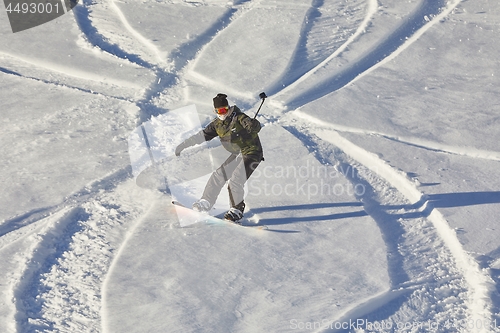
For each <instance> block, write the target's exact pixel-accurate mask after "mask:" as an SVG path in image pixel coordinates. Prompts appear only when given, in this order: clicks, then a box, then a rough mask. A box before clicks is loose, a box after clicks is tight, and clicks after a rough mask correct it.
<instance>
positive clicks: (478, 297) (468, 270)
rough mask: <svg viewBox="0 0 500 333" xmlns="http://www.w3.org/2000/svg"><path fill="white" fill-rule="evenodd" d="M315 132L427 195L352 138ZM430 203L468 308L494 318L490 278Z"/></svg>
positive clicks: (409, 193) (411, 192)
mask: <svg viewBox="0 0 500 333" xmlns="http://www.w3.org/2000/svg"><path fill="white" fill-rule="evenodd" d="M313 119H314V118H313V117H311V116H309V117H308V120H313ZM308 123H309V122H308ZM315 123H316V124H318V123H319V124H322V123H324V122H323V121H321V120H319V119H316V120H315ZM315 134H316V135H317V136H318V137H319V138H320V139H322V140H324V141H326V142H329V143H331V144H333V145H335V146H336V147H338V148H339V149H341V150H342V151H344V152H345V153H346V154H347V155H349V156H350V157H351V158H353V159H354V160H356V161H357V162H359V163H360V164H362V165H364V166H365V167H366V168H368V169H369V170H371V171H372V172H374V173H375V174H377V175H379V176H380V177H381V178H383V179H385V180H386V181H387V182H389V183H390V184H391V185H392V186H394V187H395V188H396V189H398V191H399V192H401V193H402V194H403V195H404V196H406V197H407V198H408V199H409V200H410V201H411V202H412V203H417V202H420V201H425V195H424V194H423V193H422V192H420V191H419V190H418V189H417V188H416V187H415V185H414V184H413V183H412V182H411V181H410V180H409V179H408V178H406V176H405V175H403V174H402V173H400V172H399V171H397V170H395V169H393V168H392V167H391V166H390V165H389V164H387V163H386V162H385V161H383V160H382V159H380V158H379V157H378V156H377V155H375V154H373V153H370V152H368V151H366V150H364V149H362V148H361V147H359V146H356V145H355V144H353V143H352V142H350V141H349V140H347V139H345V138H343V137H342V136H341V135H340V134H339V133H338V132H337V131H335V130H316V131H315ZM427 205H428V206H429V208H430V209H431V213H430V214H429V215H428V219H429V220H430V221H431V222H432V224H433V225H434V227H435V229H436V230H437V232H438V234H439V236H440V237H441V239H442V240H443V242H444V243H445V244H446V246H447V247H448V249H449V251H450V252H451V254H452V256H453V258H454V259H455V261H456V265H457V267H458V268H459V269H460V270H461V271H462V273H463V276H464V279H465V281H466V283H467V285H468V291H469V292H470V295H469V302H470V304H469V310H470V312H471V313H470V318H471V320H474V322H476V321H478V322H491V319H492V313H491V309H490V305H489V304H488V302H487V300H489V299H490V290H492V288H493V287H492V281H491V279H490V278H489V277H488V276H486V275H484V274H483V273H482V272H481V270H480V268H479V266H478V264H477V262H475V261H474V260H473V259H472V258H471V257H470V256H469V255H468V254H467V252H466V251H465V250H464V249H463V247H462V245H461V244H460V241H459V240H458V238H457V235H456V233H455V232H454V230H453V229H451V228H450V226H449V225H448V222H447V221H446V219H445V218H444V217H443V216H442V215H441V213H440V212H439V211H437V210H436V209H435V208H432V207H431V206H430V205H431V204H430V203H427ZM486 331H487V330H486V329H484V330H479V328H478V331H477V332H486Z"/></svg>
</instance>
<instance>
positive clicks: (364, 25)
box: [274, 0, 378, 97]
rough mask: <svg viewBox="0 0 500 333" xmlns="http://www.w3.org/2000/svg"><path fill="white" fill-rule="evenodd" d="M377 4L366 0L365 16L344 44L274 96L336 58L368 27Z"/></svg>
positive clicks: (284, 91)
mask: <svg viewBox="0 0 500 333" xmlns="http://www.w3.org/2000/svg"><path fill="white" fill-rule="evenodd" d="M377 6H378V2H377V0H368V6H367V11H366V15H365V18H364V20H363V22H361V25H360V26H359V27H358V29H357V30H356V32H355V33H354V34H353V35H352V36H351V37H349V39H347V41H346V42H345V43H344V44H342V45H341V46H340V47H339V48H338V49H337V50H336V51H335V52H333V53H332V54H331V55H330V56H328V58H326V59H325V60H323V61H322V62H321V63H319V64H318V65H316V66H315V67H314V68H312V69H311V70H309V71H308V72H307V73H304V74H303V75H302V76H301V77H299V78H298V79H297V80H296V81H295V82H293V83H292V84H290V85H288V86H287V87H285V88H283V89H282V90H281V91H278V92H277V93H276V94H274V96H275V97H278V96H280V95H282V94H284V93H286V92H288V91H290V90H292V89H294V88H295V87H296V86H298V85H299V84H301V83H302V82H304V81H305V80H307V79H308V78H309V77H311V76H312V75H313V74H314V73H316V72H317V71H318V70H319V69H321V68H323V67H324V66H325V65H326V64H327V63H329V62H330V61H331V60H332V59H334V58H336V57H337V56H338V55H339V54H341V53H342V52H344V51H345V50H346V49H347V47H348V46H349V45H350V44H352V43H353V42H354V41H355V40H356V39H357V38H358V37H359V36H360V35H361V34H363V33H364V32H365V31H366V29H367V28H368V24H369V23H370V21H371V19H372V17H373V15H375V13H376V12H377Z"/></svg>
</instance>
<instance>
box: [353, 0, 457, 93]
mask: <svg viewBox="0 0 500 333" xmlns="http://www.w3.org/2000/svg"><path fill="white" fill-rule="evenodd" d="M460 2H462V0H453V1H452V2H451V3H448V6H447V7H445V9H444V10H443V11H442V12H441V13H440V14H439V15H436V16H435V17H434V18H433V19H432V20H431V21H430V22H429V23H428V24H425V25H424V26H423V27H422V28H420V29H419V30H417V31H416V32H415V33H414V34H413V35H412V36H411V37H410V38H408V40H407V41H406V42H405V43H403V44H402V45H401V46H400V47H399V48H397V49H396V51H394V52H392V53H391V54H390V55H389V56H387V57H386V58H385V59H383V60H382V61H380V62H379V63H377V64H375V65H374V66H372V67H371V68H368V69H367V70H366V71H364V72H363V73H361V74H359V75H358V76H357V77H355V78H354V80H352V81H351V82H350V83H354V82H356V81H357V80H358V79H360V78H362V77H363V76H365V75H367V74H369V73H371V72H372V71H374V70H375V69H377V68H379V67H380V66H383V65H385V64H386V63H388V62H389V61H391V60H393V59H394V58H396V57H397V56H398V55H400V54H401V53H402V52H403V51H404V50H406V49H407V48H408V47H410V45H412V44H413V43H415V42H416V41H417V40H418V39H419V38H420V37H422V36H423V34H424V33H426V32H427V31H428V30H429V29H430V28H432V27H433V26H434V24H436V23H438V22H439V21H441V20H442V19H444V18H445V17H446V16H448V15H449V14H450V13H451V12H452V11H453V10H454V9H455V8H456V7H457V6H458V5H459V4H460Z"/></svg>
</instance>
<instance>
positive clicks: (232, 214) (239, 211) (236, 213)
mask: <svg viewBox="0 0 500 333" xmlns="http://www.w3.org/2000/svg"><path fill="white" fill-rule="evenodd" d="M244 210H245V203H244V202H243V201H242V202H240V203H239V204H238V205H236V206H234V207H231V209H229V210H228V211H227V213H226V214H224V218H225V219H226V220H229V221H232V222H234V223H238V224H241V219H242V218H243V211H244Z"/></svg>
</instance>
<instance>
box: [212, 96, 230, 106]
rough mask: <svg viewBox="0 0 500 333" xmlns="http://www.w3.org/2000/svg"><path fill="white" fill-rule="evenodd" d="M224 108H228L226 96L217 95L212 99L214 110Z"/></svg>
mask: <svg viewBox="0 0 500 333" xmlns="http://www.w3.org/2000/svg"><path fill="white" fill-rule="evenodd" d="M224 106H229V103H228V102H227V95H225V94H217V96H215V97H214V108H216V109H217V108H221V107H224Z"/></svg>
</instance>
